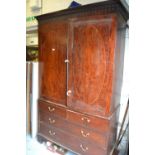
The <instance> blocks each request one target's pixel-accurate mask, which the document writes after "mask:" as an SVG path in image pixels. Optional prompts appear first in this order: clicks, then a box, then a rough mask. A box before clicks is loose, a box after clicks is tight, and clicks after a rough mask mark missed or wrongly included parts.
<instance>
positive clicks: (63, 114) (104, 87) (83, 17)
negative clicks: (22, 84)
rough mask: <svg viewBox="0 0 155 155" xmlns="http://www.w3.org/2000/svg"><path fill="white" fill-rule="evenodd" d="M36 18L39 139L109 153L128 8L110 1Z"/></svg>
mask: <svg viewBox="0 0 155 155" xmlns="http://www.w3.org/2000/svg"><path fill="white" fill-rule="evenodd" d="M36 18H37V19H38V30H39V31H38V33H39V98H38V134H37V138H38V141H40V142H47V141H50V142H51V143H56V144H57V145H60V146H62V147H63V148H65V149H68V150H71V151H73V152H75V153H76V154H78V155H109V153H110V151H111V149H112V148H113V146H114V143H115V141H116V133H117V122H118V114H119V102H120V100H119V99H120V94H121V84H122V73H123V60H124V59H123V56H124V38H125V36H124V34H125V33H122V32H123V31H124V28H123V27H124V25H125V24H126V21H127V19H128V13H127V11H126V9H125V8H124V7H123V5H122V4H121V3H120V2H118V1H113V0H109V1H104V2H100V3H96V4H89V5H85V6H80V7H76V8H69V9H66V10H62V11H58V12H54V13H48V14H45V15H41V16H38V17H36ZM61 150H62V149H61ZM59 151H60V150H59ZM63 154H64V153H63Z"/></svg>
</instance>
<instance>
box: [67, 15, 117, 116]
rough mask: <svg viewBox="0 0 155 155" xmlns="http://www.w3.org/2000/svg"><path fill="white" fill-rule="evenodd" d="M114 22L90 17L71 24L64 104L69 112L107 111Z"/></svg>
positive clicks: (112, 55)
mask: <svg viewBox="0 0 155 155" xmlns="http://www.w3.org/2000/svg"><path fill="white" fill-rule="evenodd" d="M115 33H116V21H115V18H114V17H111V18H110V17H107V18H106V17H105V18H104V17H102V18H101V17H99V18H98V17H97V16H96V17H93V18H92V19H88V18H86V19H82V20H75V21H72V22H71V24H70V33H69V37H70V38H69V43H70V44H69V60H70V64H69V80H68V84H69V86H68V89H69V90H71V93H70V94H69V96H68V98H67V100H68V102H67V104H68V106H69V107H71V108H72V109H73V110H78V111H81V112H84V113H87V114H93V115H97V116H104V115H105V114H106V112H107V111H108V112H109V110H110V103H111V95H112V84H113V83H112V82H113V67H114V64H113V63H114V49H115Z"/></svg>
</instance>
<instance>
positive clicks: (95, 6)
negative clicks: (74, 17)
mask: <svg viewBox="0 0 155 155" xmlns="http://www.w3.org/2000/svg"><path fill="white" fill-rule="evenodd" d="M94 10H102V11H105V13H106V14H108V13H116V14H118V13H120V14H121V16H122V17H123V18H124V20H125V21H127V20H128V18H129V12H128V11H127V9H126V8H125V6H124V5H123V4H122V3H121V2H120V0H107V1H103V2H97V3H92V4H87V5H83V6H78V7H75V8H67V9H64V10H60V11H56V12H51V13H46V14H43V15H39V16H36V19H37V20H38V21H39V22H40V21H42V20H48V19H51V18H55V17H60V16H65V15H69V14H76V13H79V12H92V11H94Z"/></svg>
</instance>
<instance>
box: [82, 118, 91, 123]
mask: <svg viewBox="0 0 155 155" xmlns="http://www.w3.org/2000/svg"><path fill="white" fill-rule="evenodd" d="M81 120H82V121H84V120H86V121H87V123H90V119H88V118H86V117H82V118H81Z"/></svg>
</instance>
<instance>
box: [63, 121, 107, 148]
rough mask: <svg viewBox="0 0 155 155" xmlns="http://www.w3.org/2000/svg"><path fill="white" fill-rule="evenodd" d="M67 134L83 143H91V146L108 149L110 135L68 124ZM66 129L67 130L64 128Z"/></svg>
mask: <svg viewBox="0 0 155 155" xmlns="http://www.w3.org/2000/svg"><path fill="white" fill-rule="evenodd" d="M66 127H67V128H66V132H68V131H69V132H70V133H71V134H72V135H74V136H76V137H78V138H80V139H81V140H82V141H89V142H90V143H91V144H94V143H95V145H97V146H99V147H100V148H102V149H106V148H107V144H108V135H107V134H104V133H102V134H101V133H98V132H95V131H93V130H90V129H87V128H84V127H80V126H77V125H74V124H72V123H68V124H67V126H66ZM64 129H65V128H64Z"/></svg>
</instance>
